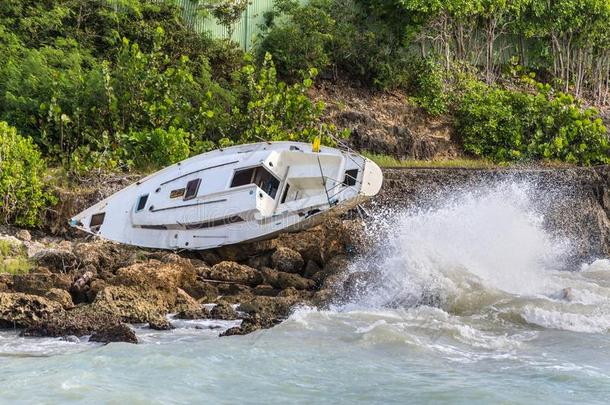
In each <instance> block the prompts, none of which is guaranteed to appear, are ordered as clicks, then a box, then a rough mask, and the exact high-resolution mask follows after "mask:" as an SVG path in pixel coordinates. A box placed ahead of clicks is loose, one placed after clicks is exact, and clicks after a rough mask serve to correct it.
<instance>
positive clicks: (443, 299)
mask: <svg viewBox="0 0 610 405" xmlns="http://www.w3.org/2000/svg"><path fill="white" fill-rule="evenodd" d="M547 198H557V197H552V196H551V197H547ZM436 201H437V203H435V204H431V205H430V206H429V207H427V208H422V207H420V208H419V209H417V210H410V211H395V210H394V211H385V212H382V213H381V214H380V213H377V215H376V216H375V219H374V220H373V221H372V223H371V224H370V225H369V228H368V232H369V240H372V241H373V242H372V243H373V245H374V248H373V249H370V253H367V254H365V255H364V256H362V257H361V258H359V259H358V260H356V261H355V262H354V263H353V265H352V266H351V268H350V271H349V275H348V276H347V278H346V281H345V282H344V283H343V286H344V288H343V295H342V297H341V299H340V300H339V301H338V302H336V303H335V304H334V305H333V306H331V308H330V311H327V312H325V313H324V314H325V315H322V314H321V313H319V312H317V311H300V312H297V313H296V314H295V315H294V316H293V317H292V319H291V320H292V321H297V320H298V322H300V323H301V324H309V326H311V327H314V326H312V325H316V324H318V326H319V325H320V324H322V325H324V324H326V322H331V323H333V324H335V325H337V324H338V325H343V327H345V328H346V329H347V330H350V333H351V334H353V335H355V336H359V337H360V338H361V339H363V340H364V341H368V342H375V341H385V342H388V341H395V342H403V343H407V344H414V345H418V346H421V347H425V348H427V349H429V350H434V351H436V352H437V353H441V354H443V355H444V356H447V357H449V358H452V359H457V360H459V361H473V359H477V358H478V356H482V355H483V356H492V357H493V356H510V355H511V353H512V351H514V350H516V349H517V348H518V347H519V346H520V345H522V344H524V343H526V342H528V341H529V340H531V339H533V338H535V337H536V336H537V334H538V333H540V331H544V330H563V331H572V332H584V333H608V332H609V331H610V261H608V260H597V261H595V262H593V263H587V264H582V265H578V266H574V265H573V263H571V261H570V260H568V259H569V258H570V257H571V253H572V246H573V244H572V241H571V240H570V239H568V238H566V237H563V236H557V235H556V234H555V232H553V231H552V230H549V229H547V227H546V223H545V209H546V207H548V204H546V203H545V202H544V201H542V200H541V199H540V196H539V195H538V194H537V193H536V189H535V187H534V186H533V185H531V184H529V183H527V182H510V181H507V182H501V183H498V184H495V185H493V186H488V187H485V188H478V189H470V190H465V191H463V192H459V193H454V194H453V195H451V196H450V197H447V196H444V199H443V200H442V201H443V203H438V201H440V200H439V199H437V200H436ZM330 320H332V321H330ZM346 338H347V337H346ZM481 351H483V352H484V353H481Z"/></svg>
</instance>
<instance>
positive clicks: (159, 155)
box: [122, 127, 191, 169]
mask: <svg viewBox="0 0 610 405" xmlns="http://www.w3.org/2000/svg"><path fill="white" fill-rule="evenodd" d="M190 138H191V135H190V134H189V133H188V132H186V131H184V130H182V129H177V128H174V127H170V128H169V129H168V130H167V131H166V130H164V129H161V128H156V129H153V130H150V131H138V132H135V131H134V132H130V133H129V134H127V135H123V136H122V148H123V151H124V154H125V157H126V159H125V160H126V161H127V162H128V164H129V166H133V167H136V168H138V169H151V168H153V169H154V168H160V167H164V166H168V165H171V164H173V163H176V162H179V161H181V160H184V159H186V158H187V157H189V154H190V148H189V143H190Z"/></svg>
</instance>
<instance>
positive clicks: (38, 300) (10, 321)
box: [0, 293, 64, 328]
mask: <svg viewBox="0 0 610 405" xmlns="http://www.w3.org/2000/svg"><path fill="white" fill-rule="evenodd" d="M63 312H64V310H63V308H62V306H61V305H60V304H58V303H57V302H54V301H51V300H49V299H47V298H43V297H39V296H37V295H29V294H23V293H0V327H4V328H8V327H27V326H30V325H33V324H35V323H37V322H39V321H41V320H43V319H46V318H49V317H50V316H51V315H53V314H58V313H63Z"/></svg>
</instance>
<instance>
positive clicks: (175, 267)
mask: <svg viewBox="0 0 610 405" xmlns="http://www.w3.org/2000/svg"><path fill="white" fill-rule="evenodd" d="M195 277H196V272H195V268H194V267H193V265H192V264H191V262H190V261H189V260H187V259H183V260H180V261H173V262H169V263H167V262H161V261H159V260H148V261H146V262H142V263H135V264H132V265H131V266H128V267H123V268H121V269H118V270H117V272H116V275H115V277H114V278H113V279H112V280H111V283H112V284H114V285H122V286H128V287H134V288H138V289H143V290H162V291H175V290H176V288H178V287H180V286H182V285H183V284H184V283H185V282H186V281H190V280H193V279H194V278H195Z"/></svg>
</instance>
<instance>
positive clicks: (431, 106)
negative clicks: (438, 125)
mask: <svg viewBox="0 0 610 405" xmlns="http://www.w3.org/2000/svg"><path fill="white" fill-rule="evenodd" d="M414 61H415V62H414V66H413V69H412V79H411V86H410V87H411V88H412V91H413V94H414V97H413V100H414V101H415V103H417V105H419V106H420V107H422V108H423V109H424V110H426V112H428V114H431V115H440V114H444V113H446V112H447V107H448V106H447V102H448V97H447V92H446V89H445V74H444V72H443V68H442V66H441V65H440V64H439V63H438V62H436V61H435V60H434V59H431V58H429V59H419V60H417V59H415V60H414Z"/></svg>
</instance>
